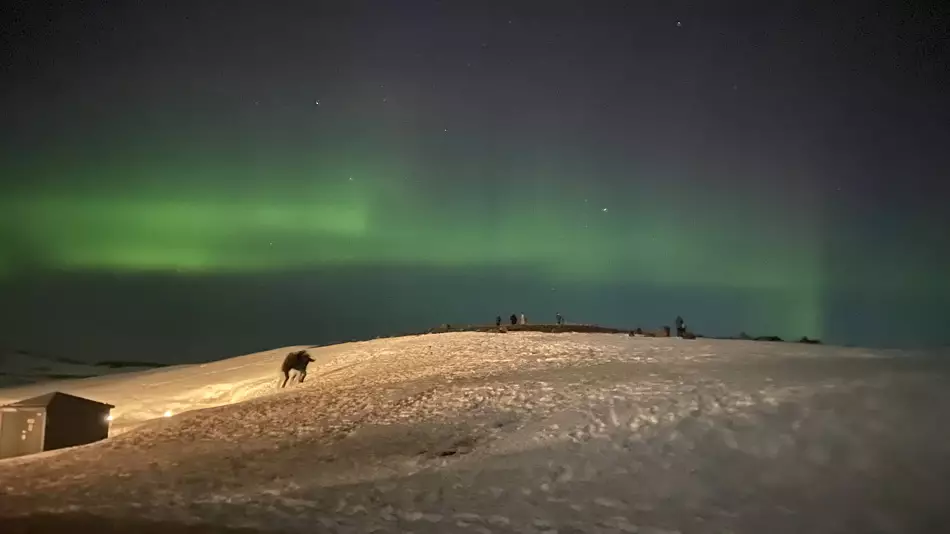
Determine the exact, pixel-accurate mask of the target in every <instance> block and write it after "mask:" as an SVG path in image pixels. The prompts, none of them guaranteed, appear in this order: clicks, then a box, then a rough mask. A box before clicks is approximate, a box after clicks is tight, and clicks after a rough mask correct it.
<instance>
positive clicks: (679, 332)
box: [676, 315, 686, 337]
mask: <svg viewBox="0 0 950 534" xmlns="http://www.w3.org/2000/svg"><path fill="white" fill-rule="evenodd" d="M684 335H686V323H685V322H683V318H682V317H680V316H679V315H677V316H676V337H683V336H684Z"/></svg>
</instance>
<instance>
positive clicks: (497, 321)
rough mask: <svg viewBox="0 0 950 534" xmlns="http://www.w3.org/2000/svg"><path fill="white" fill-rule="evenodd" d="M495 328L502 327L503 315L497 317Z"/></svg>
mask: <svg viewBox="0 0 950 534" xmlns="http://www.w3.org/2000/svg"><path fill="white" fill-rule="evenodd" d="M495 326H501V315H498V316H496V317H495Z"/></svg>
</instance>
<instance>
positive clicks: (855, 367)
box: [0, 332, 950, 534]
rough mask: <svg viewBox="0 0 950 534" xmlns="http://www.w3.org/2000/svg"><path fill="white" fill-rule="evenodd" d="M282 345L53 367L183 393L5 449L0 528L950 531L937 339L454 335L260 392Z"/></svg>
mask: <svg viewBox="0 0 950 534" xmlns="http://www.w3.org/2000/svg"><path fill="white" fill-rule="evenodd" d="M290 349H291V348H287V349H280V350H276V351H270V352H265V353H260V354H254V355H249V356H243V357H240V358H234V359H230V360H224V361H221V362H215V363H213V364H207V365H205V366H186V367H176V368H167V369H161V370H155V371H149V372H146V373H135V374H128V375H119V376H114V377H105V378H96V379H89V380H81V381H75V382H73V383H71V384H69V385H68V387H59V386H57V388H58V389H61V390H63V391H66V392H69V393H74V394H78V395H83V396H88V397H91V398H94V399H96V400H102V401H104V402H109V403H112V404H115V405H116V406H117V408H116V412H115V413H116V414H117V415H118V417H119V419H117V421H116V423H117V424H118V423H119V422H120V421H121V420H122V419H126V420H127V421H128V422H140V421H142V420H144V419H147V418H148V417H151V416H154V415H157V414H159V413H160V412H161V411H163V410H164V409H166V408H167V407H170V406H174V407H175V408H174V411H175V413H176V414H177V415H175V416H173V417H170V418H158V419H155V420H152V421H148V422H145V423H144V424H141V425H139V426H136V427H135V428H132V429H131V430H129V431H127V432H123V433H121V434H119V435H117V436H115V437H112V438H110V439H109V440H107V441H104V442H101V443H97V444H93V445H89V446H85V447H78V448H74V449H70V450H65V451H52V452H49V453H43V454H41V455H36V456H33V457H24V458H17V459H12V460H6V461H2V462H0V527H3V528H2V529H0V530H4V531H5V532H6V531H7V529H9V530H10V531H16V529H17V528H25V527H26V526H29V527H30V528H32V529H33V530H30V531H31V532H56V531H61V530H62V529H64V528H67V526H68V528H72V529H75V528H76V527H80V528H95V529H97V530H100V531H107V532H110V531H116V532H117V531H120V530H122V531H128V530H131V529H135V530H137V531H139V532H168V531H186V530H183V529H184V528H185V527H184V526H182V525H186V524H187V525H193V526H192V527H189V528H192V530H190V531H194V532H199V531H200V532H236V531H238V530H234V529H247V530H246V531H248V532H264V531H288V532H417V533H423V532H431V533H448V532H477V533H488V532H532V533H549V534H552V533H555V532H556V533H567V532H592V533H606V532H641V533H652V534H658V533H670V532H684V533H685V532H709V533H720V532H743V533H744V532H748V533H759V532H769V533H770V534H779V533H786V532H788V533H792V532H796V533H797V532H816V533H823V532H828V533H831V532H862V533H870V532H946V531H950V530H948V529H950V514H948V512H947V511H946V505H945V500H946V495H950V441H948V438H950V430H948V429H947V428H946V427H947V425H945V424H942V423H941V421H942V420H941V417H942V415H943V414H944V413H945V412H946V411H947V409H948V408H950V387H948V386H950V380H948V379H950V367H948V364H947V362H948V361H950V360H947V357H950V355H948V354H939V353H935V354H925V353H917V354H909V353H900V352H894V351H888V352H884V351H867V350H860V349H843V348H833V347H822V346H807V345H796V344H783V343H756V342H747V341H723V340H694V341H687V340H679V339H653V338H631V337H627V336H622V335H607V334H542V333H533V332H523V333H508V334H488V333H448V334H437V335H428V336H413V337H406V338H396V339H383V340H376V341H369V342H362V343H349V344H344V345H336V346H333V347H323V348H317V349H311V354H313V356H314V357H315V358H316V359H317V361H316V362H315V363H314V364H312V367H311V369H312V370H311V375H310V376H309V377H308V381H307V382H306V383H305V384H303V385H300V386H294V387H292V388H289V389H287V390H284V391H280V392H276V391H275V389H274V380H275V375H274V370H275V369H276V367H277V365H278V364H279V361H280V358H281V357H282V356H283V355H284V354H285V353H286V352H287V351H288V350H290ZM45 391H48V389H47V390H44V391H40V390H39V389H33V390H27V389H18V390H16V391H14V390H0V399H15V398H22V397H24V396H30V395H33V394H39V393H43V392H45ZM235 401H242V402H237V403H233V402H235ZM213 405H218V406H217V407H212V408H208V409H203V410H195V411H188V412H185V413H180V412H183V411H186V410H189V409H195V408H204V407H208V406H213ZM169 409H170V408H169ZM24 514H32V515H31V516H30V517H28V518H27V517H23V516H24ZM194 525H197V526H194ZM201 525H203V526H201ZM110 529H112V530H110Z"/></svg>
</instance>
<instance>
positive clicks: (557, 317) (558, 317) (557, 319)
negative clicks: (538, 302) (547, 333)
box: [554, 312, 564, 326]
mask: <svg viewBox="0 0 950 534" xmlns="http://www.w3.org/2000/svg"><path fill="white" fill-rule="evenodd" d="M554 321H555V323H556V324H557V325H558V326H561V325H562V324H564V317H563V316H562V315H561V312H557V313H556V314H554Z"/></svg>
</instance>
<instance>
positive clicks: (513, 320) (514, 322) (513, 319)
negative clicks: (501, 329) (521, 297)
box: [511, 313, 518, 325]
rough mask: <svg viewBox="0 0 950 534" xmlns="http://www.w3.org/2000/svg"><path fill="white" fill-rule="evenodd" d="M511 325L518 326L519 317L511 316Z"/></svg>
mask: <svg viewBox="0 0 950 534" xmlns="http://www.w3.org/2000/svg"><path fill="white" fill-rule="evenodd" d="M511 324H512V325H516V324H518V316H517V315H515V314H513V313H512V314H511Z"/></svg>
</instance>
